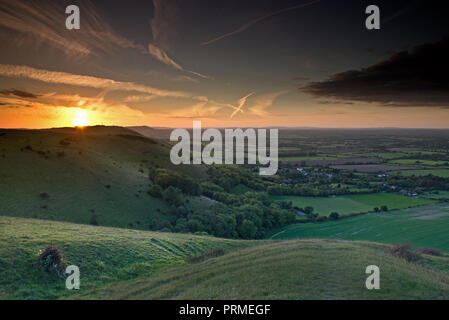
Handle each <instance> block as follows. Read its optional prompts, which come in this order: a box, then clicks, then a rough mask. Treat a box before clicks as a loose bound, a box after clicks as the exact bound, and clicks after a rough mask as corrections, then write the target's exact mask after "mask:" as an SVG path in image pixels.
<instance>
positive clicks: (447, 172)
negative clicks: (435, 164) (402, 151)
mask: <svg viewBox="0 0 449 320" xmlns="http://www.w3.org/2000/svg"><path fill="white" fill-rule="evenodd" d="M391 174H399V175H402V176H405V177H411V176H427V175H430V174H431V175H434V176H437V177H442V178H449V169H425V170H404V171H393V172H391Z"/></svg>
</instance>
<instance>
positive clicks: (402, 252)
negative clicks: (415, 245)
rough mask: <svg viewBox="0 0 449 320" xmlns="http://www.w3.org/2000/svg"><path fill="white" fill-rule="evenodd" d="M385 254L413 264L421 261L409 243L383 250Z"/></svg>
mask: <svg viewBox="0 0 449 320" xmlns="http://www.w3.org/2000/svg"><path fill="white" fill-rule="evenodd" d="M385 252H386V253H388V254H391V255H393V256H395V257H398V258H401V259H404V260H405V261H407V262H415V261H418V260H419V259H421V256H420V255H419V254H418V253H417V252H416V251H414V250H412V248H411V246H410V244H409V243H404V244H397V245H394V246H392V247H388V248H386V249H385Z"/></svg>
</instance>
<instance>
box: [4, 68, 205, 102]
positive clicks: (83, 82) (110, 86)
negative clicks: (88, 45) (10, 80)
mask: <svg viewBox="0 0 449 320" xmlns="http://www.w3.org/2000/svg"><path fill="white" fill-rule="evenodd" d="M0 75H2V76H6V77H14V78H26V79H32V80H38V81H42V82H46V83H58V84H65V85H71V86H80V87H90V88H96V89H103V90H110V91H136V92H140V93H145V94H150V95H156V96H159V97H175V98H176V97H177V98H191V99H196V100H200V101H209V99H208V98H207V97H204V96H195V95H191V94H189V93H186V92H182V91H168V90H162V89H157V88H153V87H150V86H146V85H141V84H136V83H133V82H121V81H115V80H112V79H106V78H98V77H93V76H85V75H77V74H71V73H67V72H58V71H49V70H43V69H36V68H32V67H28V66H16V65H5V64H0Z"/></svg>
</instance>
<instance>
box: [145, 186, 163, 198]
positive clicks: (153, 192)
mask: <svg viewBox="0 0 449 320" xmlns="http://www.w3.org/2000/svg"><path fill="white" fill-rule="evenodd" d="M148 194H149V195H150V196H152V197H155V198H162V188H161V186H160V185H158V184H153V185H152V186H151V188H150V190H149V191H148Z"/></svg>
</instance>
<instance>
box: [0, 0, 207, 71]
mask: <svg viewBox="0 0 449 320" xmlns="http://www.w3.org/2000/svg"><path fill="white" fill-rule="evenodd" d="M155 3H158V6H157V7H156V9H157V10H156V12H159V11H160V10H161V9H160V8H161V7H163V8H166V7H167V6H166V5H162V4H161V3H159V1H158V0H155ZM80 6H81V7H82V9H83V10H82V13H83V14H82V29H81V30H80V31H79V32H71V31H69V30H66V28H64V27H61V21H65V19H66V18H67V16H66V15H65V14H64V13H65V8H64V7H63V6H62V4H61V3H58V2H55V1H51V2H49V1H39V2H36V1H28V2H23V1H9V0H0V26H1V27H4V28H7V29H10V30H13V31H15V32H17V33H19V34H21V35H22V36H23V37H16V38H15V39H16V40H15V41H16V43H17V45H19V46H20V45H23V44H24V42H26V41H28V40H33V41H34V43H36V44H37V45H39V44H41V43H46V44H48V45H50V46H52V47H54V48H56V49H58V50H60V51H62V52H64V54H66V55H67V56H69V57H71V58H73V57H77V58H82V57H86V56H88V55H94V56H99V55H102V54H111V53H116V52H117V49H119V48H122V49H127V48H131V49H134V50H136V51H138V52H140V53H141V54H145V55H151V56H152V57H153V58H155V59H156V60H158V61H159V62H162V63H164V64H166V65H169V66H171V67H173V68H175V69H176V70H179V71H181V72H186V73H190V74H192V75H195V76H197V77H200V78H203V79H212V77H210V76H207V75H203V74H201V73H199V72H195V71H191V70H188V69H185V68H184V67H182V66H181V65H180V64H178V63H177V62H175V61H174V60H173V59H172V58H170V57H169V56H168V54H167V53H166V51H165V50H164V49H162V48H161V46H160V45H156V42H157V43H166V42H167V41H166V40H165V37H164V33H165V32H168V31H167V30H168V29H167V30H166V29H164V28H163V26H165V24H166V23H167V21H166V22H165V23H162V22H161V21H163V19H162V18H163V17H165V16H166V15H167V14H164V15H162V17H161V14H157V19H154V18H153V20H152V23H151V25H152V31H153V38H154V41H155V43H153V44H151V43H150V44H149V45H148V46H144V45H141V44H138V43H135V42H133V41H131V40H129V39H127V38H125V37H122V36H120V35H119V34H118V33H116V32H115V31H114V30H113V28H112V27H111V26H110V25H109V24H108V23H107V22H106V21H104V19H103V18H102V17H101V16H100V15H99V14H98V13H97V10H96V8H95V6H94V5H93V4H92V3H91V2H90V1H88V0H85V1H82V2H81V4H80ZM158 8H159V9H158ZM158 10H159V11H158ZM168 21H171V20H170V19H168ZM17 39H20V40H17Z"/></svg>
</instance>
